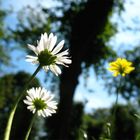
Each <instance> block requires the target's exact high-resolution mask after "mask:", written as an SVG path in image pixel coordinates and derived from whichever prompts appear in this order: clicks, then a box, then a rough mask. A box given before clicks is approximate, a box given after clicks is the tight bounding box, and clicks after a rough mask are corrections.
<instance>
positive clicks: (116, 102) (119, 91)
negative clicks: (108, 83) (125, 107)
mask: <svg viewBox="0 0 140 140" xmlns="http://www.w3.org/2000/svg"><path fill="white" fill-rule="evenodd" d="M121 83H122V76H121V77H120V81H119V88H118V90H117V93H116V94H117V95H116V101H115V106H114V110H113V115H112V130H114V126H115V124H114V123H115V117H116V111H117V105H118V99H119V94H120V93H121V86H122V85H121ZM111 133H112V132H111Z"/></svg>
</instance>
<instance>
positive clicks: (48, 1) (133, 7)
mask: <svg viewBox="0 0 140 140" xmlns="http://www.w3.org/2000/svg"><path fill="white" fill-rule="evenodd" d="M37 1H38V2H39V0H37ZM131 1H132V2H133V3H131V2H129V1H127V2H126V3H125V9H126V11H125V12H123V13H122V18H121V19H120V18H119V17H118V15H117V14H114V16H113V17H112V22H114V23H117V26H118V33H117V34H116V35H115V36H114V37H112V38H111V41H110V42H109V44H111V45H112V46H114V50H116V51H118V54H120V55H121V53H122V52H123V51H124V50H128V49H133V47H134V46H135V45H138V44H139V43H140V42H139V38H140V32H139V30H140V26H139V25H140V15H139V13H140V1H139V0H131ZM35 2H36V1H35V0H30V1H29V0H23V1H20V2H17V0H10V1H9V0H5V1H4V3H3V8H8V7H9V6H10V5H11V6H12V7H13V8H14V11H15V12H16V11H18V10H20V9H21V8H22V7H23V6H26V5H30V6H36V3H35ZM41 2H42V4H43V5H46V7H51V6H55V3H53V1H52V0H42V1H41ZM132 21H137V22H138V23H134V22H132ZM5 23H6V25H10V26H11V27H12V28H15V24H16V23H17V21H16V14H14V13H13V14H12V15H10V16H9V17H8V18H7V19H6V20H5ZM10 23H12V24H10ZM138 24H139V25H138ZM128 28H131V29H133V30H134V29H135V32H133V31H130V30H127V29H128ZM124 31H125V32H124ZM11 56H12V62H13V64H14V65H16V67H11V68H8V72H17V71H19V70H25V71H26V72H30V73H33V72H34V70H35V69H36V66H33V65H31V64H29V63H27V62H26V61H25V56H26V53H24V52H21V51H18V50H15V51H13V52H12V54H11ZM21 56H22V57H21ZM19 58H20V59H19ZM17 60H18V63H17ZM44 76H45V74H44V72H43V70H42V71H41V72H39V73H38V75H37V77H38V78H39V79H40V81H43V79H44ZM103 82H104V81H102V80H97V79H96V76H95V73H94V71H93V69H92V67H91V68H90V77H89V79H88V83H87V88H85V87H84V78H83V75H82V74H81V75H80V77H79V83H80V84H79V85H78V86H77V88H76V93H75V98H74V99H75V100H76V101H83V102H84V101H85V100H87V101H88V102H87V103H86V108H85V110H86V111H87V112H90V111H92V110H94V109H96V108H100V107H110V106H111V105H112V104H113V103H114V102H115V96H114V95H108V93H107V90H106V89H105V87H104V86H103ZM42 84H43V85H44V86H45V84H44V83H43V82H42ZM88 89H91V90H94V92H93V93H90V92H88ZM119 101H120V102H123V103H125V101H124V100H123V99H121V98H120V100H119Z"/></svg>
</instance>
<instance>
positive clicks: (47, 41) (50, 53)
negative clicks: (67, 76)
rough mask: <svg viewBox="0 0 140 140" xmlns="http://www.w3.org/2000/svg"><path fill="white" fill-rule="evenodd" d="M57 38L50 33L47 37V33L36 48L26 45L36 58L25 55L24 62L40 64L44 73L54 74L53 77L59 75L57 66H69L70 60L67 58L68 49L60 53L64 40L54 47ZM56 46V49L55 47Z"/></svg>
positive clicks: (59, 70)
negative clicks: (50, 72) (49, 71)
mask: <svg viewBox="0 0 140 140" xmlns="http://www.w3.org/2000/svg"><path fill="white" fill-rule="evenodd" d="M56 41H57V36H54V35H53V33H51V34H50V35H49V37H48V35H47V33H44V34H42V35H41V39H40V41H39V42H38V43H37V47H35V46H33V45H30V44H28V48H29V49H30V50H32V51H33V52H34V53H35V54H36V56H31V55H27V56H26V61H28V62H31V63H33V64H40V65H41V66H42V67H43V69H44V70H45V71H48V70H49V69H50V70H51V71H52V72H53V73H55V75H57V76H58V75H59V74H61V69H60V68H59V66H58V65H64V66H66V67H68V65H67V64H71V62H72V61H71V60H70V58H69V57H68V56H67V55H68V54H69V53H68V49H67V50H65V51H62V52H60V50H61V49H62V48H63V46H64V40H62V41H61V42H59V43H58V45H56ZM55 45H56V47H55Z"/></svg>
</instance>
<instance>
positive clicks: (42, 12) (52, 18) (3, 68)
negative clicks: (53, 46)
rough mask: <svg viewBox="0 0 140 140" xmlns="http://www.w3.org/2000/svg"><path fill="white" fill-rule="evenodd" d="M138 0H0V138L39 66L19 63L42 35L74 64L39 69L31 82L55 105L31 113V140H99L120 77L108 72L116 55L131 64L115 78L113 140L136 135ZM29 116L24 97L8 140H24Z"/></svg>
mask: <svg viewBox="0 0 140 140" xmlns="http://www.w3.org/2000/svg"><path fill="white" fill-rule="evenodd" d="M139 13H140V1H139V0H30V1H29V0H23V1H20V0H0V21H1V22H0V139H3V133H4V129H5V127H6V123H7V118H8V115H9V111H10V109H11V106H12V104H13V103H14V101H15V99H16V97H17V96H18V95H19V94H20V93H21V92H22V88H23V86H24V85H25V83H26V82H27V81H28V78H29V77H30V76H31V74H32V73H33V72H34V71H35V69H36V67H37V66H34V65H31V64H29V63H27V62H26V61H25V56H26V55H27V54H29V53H30V54H31V53H32V52H30V50H29V49H28V48H27V44H33V45H36V41H37V40H39V39H40V35H41V33H44V32H47V33H50V32H53V33H55V34H56V35H57V36H58V41H61V40H62V39H64V40H65V49H66V48H69V50H70V56H71V58H72V64H71V65H70V66H69V68H62V71H63V72H62V75H61V76H59V77H56V76H55V75H54V74H52V73H51V72H48V73H45V72H44V71H43V70H41V71H40V72H39V73H38V74H37V76H36V79H35V80H34V81H33V82H32V84H31V85H30V87H32V86H34V87H37V86H43V87H45V88H47V89H48V90H51V91H52V93H53V94H55V95H56V100H57V101H58V102H59V105H58V110H57V113H56V114H55V115H53V116H52V117H50V118H45V119H44V118H37V121H36V122H35V124H34V126H33V130H32V132H31V136H30V140H105V139H103V138H107V126H106V123H108V122H110V120H111V115H112V110H113V108H114V103H115V98H116V92H117V91H118V89H119V78H117V77H116V78H114V77H113V76H112V74H111V73H110V72H108V71H107V67H108V63H109V62H110V61H114V60H115V59H116V58H117V57H124V58H126V59H128V60H129V61H132V62H133V66H134V67H135V68H136V69H135V71H134V72H132V73H131V74H130V75H127V76H126V77H125V78H124V79H123V80H122V81H121V89H122V90H121V93H120V95H119V104H118V107H117V112H116V119H115V125H114V131H113V133H112V137H113V140H134V139H136V137H137V135H138V134H139V130H140V121H139V120H138V119H137V118H136V117H135V116H134V114H136V113H137V114H139V111H140V110H139V107H140V94H139V92H140V15H139ZM31 117H32V113H31V112H29V111H28V110H27V109H26V105H24V104H23V101H21V102H20V105H19V107H18V109H17V111H16V116H15V118H14V122H13V126H12V133H11V139H10V140H22V139H23V138H24V135H25V132H26V130H27V128H28V125H29V122H30V119H31Z"/></svg>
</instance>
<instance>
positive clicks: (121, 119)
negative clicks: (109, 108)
mask: <svg viewBox="0 0 140 140" xmlns="http://www.w3.org/2000/svg"><path fill="white" fill-rule="evenodd" d="M134 112H135V110H134V109H133V107H132V106H130V105H129V106H120V105H118V107H117V111H116V117H115V120H114V124H115V128H113V136H112V139H113V140H124V139H125V140H134V139H135V135H136V123H137V122H136V120H135V118H134Z"/></svg>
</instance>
